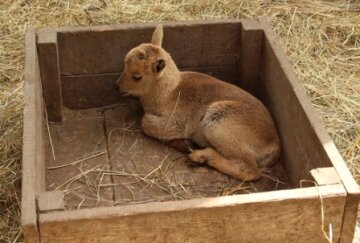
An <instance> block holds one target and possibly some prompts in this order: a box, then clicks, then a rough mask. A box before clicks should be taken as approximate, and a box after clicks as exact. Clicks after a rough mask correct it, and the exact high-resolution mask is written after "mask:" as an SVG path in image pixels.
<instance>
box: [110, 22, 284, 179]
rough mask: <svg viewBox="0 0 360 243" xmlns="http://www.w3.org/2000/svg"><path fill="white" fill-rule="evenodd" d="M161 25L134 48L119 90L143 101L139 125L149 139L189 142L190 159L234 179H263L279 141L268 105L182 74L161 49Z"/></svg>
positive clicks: (213, 82)
mask: <svg viewBox="0 0 360 243" xmlns="http://www.w3.org/2000/svg"><path fill="white" fill-rule="evenodd" d="M162 40H163V28H162V25H159V26H158V27H157V28H156V29H155V31H154V33H153V36H152V40H151V43H145V44H141V45H139V46H137V47H135V48H134V49H132V50H130V51H129V53H128V54H127V55H126V58H125V67H124V71H123V73H122V74H121V76H120V78H119V79H118V80H117V81H116V83H115V87H116V88H117V89H118V90H119V91H120V93H121V94H123V95H133V96H137V97H139V99H140V102H141V104H142V107H143V109H144V112H145V114H144V116H143V117H142V120H141V126H142V129H143V131H144V133H145V134H146V135H148V136H150V137H153V138H156V139H159V140H162V141H172V140H185V141H187V140H190V141H192V142H194V143H195V144H197V145H198V146H199V147H200V149H194V150H192V149H191V153H189V158H190V160H191V161H193V162H196V163H206V164H208V165H209V166H212V167H214V168H216V169H217V170H219V171H220V172H222V173H225V174H227V175H229V176H232V177H234V178H237V179H240V180H244V181H253V180H258V179H260V178H261V173H260V170H261V168H262V167H270V166H272V165H274V164H275V163H276V162H277V160H278V158H279V155H280V140H279V136H278V134H277V131H276V128H275V125H274V122H273V120H272V118H271V116H270V114H269V112H268V111H267V109H266V108H265V106H264V105H263V104H262V103H261V102H260V101H259V100H258V99H256V98H255V97H254V96H252V95H251V94H249V93H247V92H246V91H244V90H242V89H241V88H239V87H237V86H235V85H232V84H229V83H226V82H223V81H220V80H218V79H216V78H214V77H211V76H209V75H206V74H202V73H197V72H181V71H179V69H178V68H177V67H176V65H175V63H174V61H173V60H172V58H171V56H170V54H169V53H167V52H166V51H165V50H164V49H163V48H162V47H161V45H162Z"/></svg>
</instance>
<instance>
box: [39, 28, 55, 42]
mask: <svg viewBox="0 0 360 243" xmlns="http://www.w3.org/2000/svg"><path fill="white" fill-rule="evenodd" d="M37 43H38V44H50V43H54V44H57V31H55V30H49V29H40V30H38V31H37Z"/></svg>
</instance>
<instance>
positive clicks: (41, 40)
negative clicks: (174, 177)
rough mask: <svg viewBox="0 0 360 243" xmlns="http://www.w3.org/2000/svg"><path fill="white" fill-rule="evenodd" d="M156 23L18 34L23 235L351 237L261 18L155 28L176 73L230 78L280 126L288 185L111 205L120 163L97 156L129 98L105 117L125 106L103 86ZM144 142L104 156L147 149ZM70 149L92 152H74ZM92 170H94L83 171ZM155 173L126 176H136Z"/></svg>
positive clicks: (318, 135)
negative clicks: (21, 45)
mask: <svg viewBox="0 0 360 243" xmlns="http://www.w3.org/2000/svg"><path fill="white" fill-rule="evenodd" d="M155 26H156V24H155V23H151V24H122V25H113V26H96V27H75V28H50V29H40V30H37V31H36V30H34V29H31V28H30V29H28V31H27V33H26V40H25V47H26V56H25V64H26V65H25V88H24V95H25V107H24V135H23V142H24V146H23V172H22V173H23V181H22V182H23V185H22V219H21V222H22V227H23V232H24V235H25V239H26V242H52V243H53V242H98V241H101V242H328V241H329V240H331V242H351V241H352V237H353V233H354V227H355V222H356V217H357V209H358V203H359V187H358V185H357V184H356V182H355V181H354V179H353V177H352V176H351V174H350V173H349V170H348V168H347V167H346V164H345V163H344V161H343V159H342V158H341V156H340V154H339V152H338V151H337V149H336V147H335V145H334V143H333V141H332V140H331V139H330V137H329V135H328V134H327V133H326V131H325V129H324V127H323V125H322V124H321V121H320V120H319V117H318V115H317V114H316V112H315V110H314V108H313V106H312V105H311V103H310V101H309V99H308V97H307V96H306V93H305V91H304V89H303V87H302V86H301V84H300V83H299V81H298V80H297V78H296V75H295V73H294V72H293V70H292V67H291V65H290V63H289V61H288V60H287V58H286V56H285V54H284V52H283V51H282V50H281V49H280V48H279V46H278V45H277V43H276V38H275V35H274V33H273V32H272V31H271V28H270V27H269V24H268V23H267V22H266V20H264V19H262V18H260V19H252V20H224V21H203V22H201V21H200V22H170V23H165V24H164V35H165V37H164V48H165V49H166V50H167V51H168V52H169V53H170V54H171V55H172V57H173V59H174V60H175V62H176V63H177V65H178V67H179V68H180V69H182V70H196V71H200V72H204V73H208V74H211V75H213V76H215V77H218V78H220V79H222V80H224V81H228V82H231V83H235V84H237V85H239V86H240V87H243V88H244V89H246V90H248V91H249V92H251V93H253V94H254V95H256V96H257V97H259V98H260V99H261V100H262V102H263V103H264V104H265V105H266V106H267V108H268V109H269V110H270V112H271V114H272V116H273V118H274V120H275V122H276V125H277V128H278V130H279V133H280V137H281V140H282V155H281V159H280V163H281V166H283V167H284V168H285V171H286V177H287V182H288V185H289V188H284V189H281V190H275V191H273V190H269V189H265V191H262V192H257V193H248V194H240V195H229V196H226V195H224V196H217V197H204V198H195V199H186V198H178V199H185V200H178V199H175V200H169V199H167V200H160V201H159V202H142V203H141V202H140V203H133V204H130V205H118V204H121V203H123V204H124V202H125V201H124V200H125V199H124V197H125V196H123V197H121V196H120V199H119V198H118V195H117V194H116V193H117V192H118V189H119V188H120V187H124V186H125V184H124V183H123V182H122V180H121V178H122V176H123V175H124V173H125V171H126V170H125V169H124V167H121V168H122V170H120V169H118V170H116V171H117V172H116V173H114V171H115V169H116V168H117V167H116V166H118V164H116V163H113V164H111V163H107V162H106V161H109V160H111V158H110V157H111V156H110V155H109V154H110V153H111V151H113V150H112V149H114V148H111V144H110V145H109V141H111V139H112V138H114V137H116V136H115V135H114V134H115V132H116V129H118V130H119V127H111V126H113V124H116V122H120V120H121V119H127V118H126V117H125V118H124V117H122V116H121V114H125V113H126V112H127V109H130V108H131V107H132V106H131V104H130V103H131V102H132V101H129V102H130V103H129V105H128V106H127V105H120V106H121V108H119V109H122V110H121V111H118V113H117V114H115V115H114V114H109V113H107V112H108V110H111V109H113V107H115V106H116V104H119V103H120V104H125V103H122V102H124V99H122V98H121V97H120V96H119V94H118V93H117V92H116V91H115V90H114V88H113V84H114V81H115V80H116V79H117V77H118V76H119V75H120V73H121V71H122V68H123V60H124V57H125V55H126V53H127V52H128V51H129V50H130V49H131V48H133V47H135V46H137V45H138V44H140V43H143V42H149V41H150V38H151V34H152V32H153V30H154V28H155ZM129 107H130V108H129ZM99 109H100V110H99ZM107 109H108V110H107ZM116 109H117V108H116ZM116 109H115V110H116ZM108 114H109V115H108ZM119 114H120V115H119ZM126 114H128V113H126ZM128 115H129V114H128ZM106 116H108V118H109V117H110V118H109V119H110V120H109V121H111V122H113V123H111V122H110V123H108V122H107V121H108V120H104V119H103V118H104V117H105V118H106ZM129 116H131V114H130V115H129ZM104 121H105V122H104ZM130 125H131V124H130ZM130 125H129V126H130ZM121 129H122V130H121ZM121 129H120V130H121V131H122V132H124V131H127V130H126V129H128V128H127V127H123V128H121ZM128 130H129V129H128ZM136 132H138V133H141V131H136ZM138 133H137V134H138ZM131 134H135V133H131ZM120 137H121V136H117V137H116V139H118V140H117V142H118V147H117V150H119V149H120V147H121V146H122V144H121V145H119V141H120V140H119V139H120ZM137 138H138V137H136V138H135V140H136V139H137ZM132 139H133V138H132ZM75 140H76V141H78V142H77V143H76V142H74V141H75ZM135 140H134V141H135ZM79 141H80V142H79ZM142 141H143V140H139V141H137V140H136V141H135V142H134V144H135V143H136V142H138V144H139V143H142ZM154 143H158V142H156V141H155V142H154V141H153V142H144V143H143V144H142V145H141V146H143V148H144V149H143V150H139V149H138V150H137V151H134V152H133V153H130V154H129V153H127V154H125V153H123V155H122V154H121V153H120V154H117V155H116V158H115V159H121V158H122V156H125V157H126V156H135V155H136V153H138V154H140V155H141V156H145V155H144V154H146V153H148V154H146V156H149V158H152V157H151V156H157V155H156V151H157V149H158V147H157V146H158V145H154ZM134 144H132V145H131V146H130V147H129V148H128V150H129V151H131V149H132V148H133V146H135V145H134ZM128 145H129V144H128ZM124 146H127V145H124ZM136 146H140V145H136ZM152 146H153V147H152ZM137 148H138V147H137ZM147 149H149V150H147ZM151 149H152V150H151ZM78 151H80V152H81V151H88V152H94V151H96V153H92V154H91V153H90V154H89V155H88V157H87V158H86V159H85V158H82V159H81V158H80V159H79V158H78V157H79V154H78ZM146 151H147V152H146ZM149 151H150V152H151V151H152V152H151V153H152V154H150V152H149ZM154 151H155V152H154ZM159 151H160V150H159ZM116 152H118V151H116ZM160 152H161V151H160ZM160 152H159V153H160ZM140 155H139V156H140ZM71 156H73V157H71ZM77 156H78V157H77ZM54 157H56V158H54ZM69 158H71V159H72V160H70V162H71V163H70V162H69ZM76 158H77V159H76ZM130 160H131V159H129V160H128V161H130ZM59 161H60V162H59ZM103 161H105V162H103ZM65 162H68V163H67V164H66V163H65ZM59 163H60V164H59ZM143 163H146V161H143ZM180 164H181V163H180ZM129 166H130V165H129ZM138 166H142V164H140V165H139V164H138ZM89 168H90V169H89ZM94 168H98V169H97V170H96V171H97V172H98V173H97V174H96V175H94V174H93V173H90V172H89V171H91V170H93V171H94V170H95V169H94ZM99 168H100V169H99ZM158 168H160V167H158ZM87 169H88V170H87ZM59 171H60V172H59ZM74 171H77V173H79V174H74V173H75V172H74ZM93 171H92V172H93ZM154 171H155V170H154ZM154 171H151V172H150V173H149V174H148V175H146V176H143V177H139V176H136V175H133V176H135V177H136V178H138V179H139V180H145V179H148V178H150V177H149V176H150V175H151V174H153V173H155V172H154ZM178 171H179V170H177V171H175V173H177V172H178ZM209 173H210V172H209ZM214 173H215V172H214ZM193 174H194V175H197V174H200V172H199V171H195V172H194V173H193ZM78 175H79V176H78ZM109 175H110V176H109ZM80 177H81V178H82V179H81V180H78V178H80ZM61 179H63V183H62V184H61V182H59V180H61ZM95 181H97V182H99V181H100V184H96V185H94V182H95ZM81 183H82V184H81ZM74 185H76V186H77V187H75V186H74ZM204 185H205V183H204ZM211 185H212V184H211ZM77 188H82V190H83V191H82V192H81V193H83V194H79V192H78V191H77ZM149 188H151V186H149ZM207 188H208V189H209V188H210V189H211V187H207ZM128 189H129V188H128ZM129 190H130V189H129ZM121 193H124V191H121ZM136 193H140V192H136ZM70 194H71V195H72V196H71V197H70V198H69V200H68V201H66V200H67V199H66V200H64V195H65V198H66V195H70ZM128 194H129V193H128ZM130 194H132V192H131V193H130ZM84 195H85V196H84ZM86 195H88V196H86ZM94 195H97V198H98V199H99V198H100V199H101V200H96V196H94ZM124 195H125V194H124ZM137 195H138V194H136V196H137ZM76 196H78V198H76ZM133 196H134V195H133ZM90 199H92V200H94V201H91V200H90ZM165 199H166V197H165ZM150 201H151V200H150ZM72 202H76V204H75V206H74V205H70V204H71V203H72ZM114 202H116V203H114ZM125 204H126V203H125ZM76 205H77V206H76ZM114 205H115V206H114ZM327 238H328V239H327Z"/></svg>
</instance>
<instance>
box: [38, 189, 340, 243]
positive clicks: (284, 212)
mask: <svg viewBox="0 0 360 243" xmlns="http://www.w3.org/2000/svg"><path fill="white" fill-rule="evenodd" d="M319 194H320V195H321V197H322V199H323V204H321V200H320V199H319ZM345 197H346V192H345V190H344V188H343V186H342V185H332V186H320V187H318V188H314V187H312V188H302V189H293V190H286V191H276V192H266V193H256V194H247V195H237V196H228V197H218V198H206V199H193V200H187V201H173V202H160V203H159V202H158V203H148V204H142V205H131V206H117V207H113V208H112V209H111V210H108V209H106V208H98V209H92V210H87V209H83V210H77V211H73V212H54V213H47V214H41V215H40V227H41V240H42V242H64V241H66V242H87V241H89V240H91V241H100V240H101V241H102V242H114V241H116V242H149V241H153V242H299V243H301V242H327V240H326V239H325V237H324V235H323V232H322V229H321V226H322V222H324V229H325V231H326V232H327V231H328V227H329V224H330V223H331V225H332V232H333V242H337V241H338V239H339V236H340V230H341V218H342V214H343V207H344V204H345ZM321 208H322V209H323V210H324V221H322V218H321ZM89 229H91V230H90V231H89Z"/></svg>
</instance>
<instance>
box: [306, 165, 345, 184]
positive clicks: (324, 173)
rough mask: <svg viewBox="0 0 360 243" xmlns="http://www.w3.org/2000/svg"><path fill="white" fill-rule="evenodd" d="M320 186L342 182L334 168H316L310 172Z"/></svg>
mask: <svg viewBox="0 0 360 243" xmlns="http://www.w3.org/2000/svg"><path fill="white" fill-rule="evenodd" d="M310 174H311V176H312V177H313V178H314V179H315V181H316V183H317V184H318V185H333V184H340V183H341V180H340V177H339V175H338V174H337V173H336V170H335V169H334V167H327V168H316V169H312V170H311V171H310Z"/></svg>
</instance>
